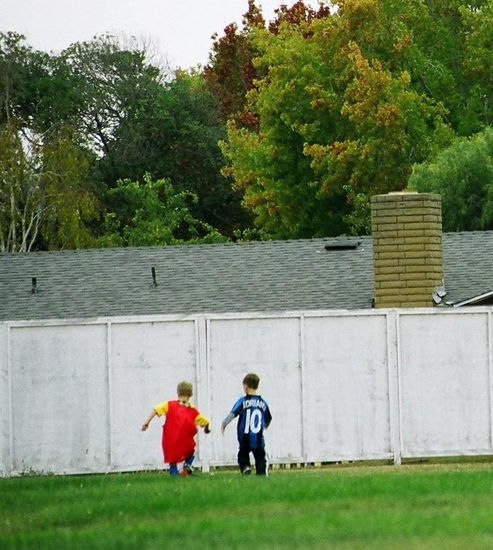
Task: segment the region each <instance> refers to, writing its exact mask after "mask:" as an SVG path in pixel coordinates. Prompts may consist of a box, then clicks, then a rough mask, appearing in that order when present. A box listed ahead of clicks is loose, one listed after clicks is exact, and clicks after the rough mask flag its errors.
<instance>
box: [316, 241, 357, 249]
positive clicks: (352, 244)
mask: <svg viewBox="0 0 493 550" xmlns="http://www.w3.org/2000/svg"><path fill="white" fill-rule="evenodd" d="M360 244H361V241H350V240H344V241H334V242H332V243H329V244H326V245H325V246H324V248H325V250H356V249H357V248H358V247H359V245H360Z"/></svg>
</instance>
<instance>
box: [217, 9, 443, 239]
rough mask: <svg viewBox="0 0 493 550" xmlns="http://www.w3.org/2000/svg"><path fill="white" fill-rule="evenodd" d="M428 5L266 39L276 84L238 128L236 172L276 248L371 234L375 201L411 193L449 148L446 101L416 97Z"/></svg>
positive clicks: (232, 158)
mask: <svg viewBox="0 0 493 550" xmlns="http://www.w3.org/2000/svg"><path fill="white" fill-rule="evenodd" d="M424 16H426V8H425V6H424V5H423V4H422V3H421V2H419V1H418V0H403V1H400V2H392V1H390V0H387V1H383V0H341V1H339V2H337V10H333V11H331V12H329V13H324V14H323V16H322V17H316V18H309V17H307V18H306V19H303V18H297V19H296V22H295V23H293V22H292V20H291V19H292V18H288V17H284V19H282V18H281V19H280V21H279V23H278V25H276V27H275V31H276V32H271V31H269V30H267V29H262V28H259V27H257V28H255V29H254V30H253V31H252V32H251V33H250V35H249V39H250V40H251V41H252V43H253V44H254V45H255V48H256V49H257V51H258V52H259V53H258V55H257V57H256V58H255V59H254V60H253V64H254V67H255V69H256V70H257V71H258V74H262V75H264V76H263V77H262V78H260V79H259V80H257V81H256V82H255V86H254V87H253V88H252V89H250V91H249V92H248V93H247V95H246V103H245V107H244V110H245V112H249V113H252V114H253V115H254V116H255V117H257V120H258V125H257V126H256V127H248V126H245V125H242V124H239V123H238V120H235V119H230V120H229V123H228V140H227V141H225V142H224V143H223V144H222V149H223V153H224V154H225V156H226V158H227V159H228V161H229V166H228V168H227V169H226V170H227V171H228V173H229V174H231V175H232V177H233V179H234V182H235V185H236V186H237V187H238V188H239V189H242V190H243V192H244V205H245V206H246V207H247V208H248V209H250V210H251V211H252V212H253V213H254V215H255V223H256V225H257V226H258V227H259V228H261V229H262V230H263V232H264V234H265V235H266V236H267V237H271V238H272V237H273V238H299V237H312V236H326V235H337V234H341V233H364V232H366V231H368V220H369V217H368V211H367V205H368V198H369V196H370V195H371V194H374V193H384V192H387V191H392V190H399V189H403V188H404V187H405V186H406V183H407V179H408V177H409V174H410V173H411V167H412V165H413V163H416V162H421V161H423V160H424V159H426V158H427V156H428V155H430V154H431V152H432V151H433V150H434V149H436V148H440V146H441V145H442V144H443V143H446V142H447V141H448V140H449V132H448V131H447V129H446V125H445V124H444V121H443V117H442V115H443V108H442V106H441V104H440V102H439V101H435V100H434V99H433V98H430V97H427V95H426V94H425V93H423V92H422V91H421V90H419V89H418V88H417V87H415V86H414V83H413V75H412V71H411V66H412V65H411V63H410V61H409V60H410V59H415V56H414V53H415V51H416V49H417V45H416V44H415V43H414V39H413V28H414V27H415V26H416V25H418V23H419V21H420V19H421V18H423V17H424Z"/></svg>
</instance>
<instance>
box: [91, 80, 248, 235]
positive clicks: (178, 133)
mask: <svg viewBox="0 0 493 550" xmlns="http://www.w3.org/2000/svg"><path fill="white" fill-rule="evenodd" d="M225 135H226V130H225V127H224V124H223V123H222V122H221V120H220V114H219V107H218V104H217V100H216V99H215V97H214V96H213V95H212V94H211V92H210V91H209V90H208V89H207V88H206V86H205V83H204V79H203V75H202V74H200V73H198V72H193V71H192V72H185V71H179V72H177V73H176V74H175V75H174V78H173V79H172V80H170V81H169V82H166V83H163V85H162V86H161V89H160V90H159V93H158V94H157V95H156V98H155V100H154V101H149V103H148V104H147V105H146V107H145V109H141V110H140V111H139V112H137V113H135V116H128V117H127V118H126V119H125V120H124V121H122V123H121V124H120V125H119V127H118V128H117V129H116V130H115V133H114V137H115V139H114V142H113V145H112V148H111V150H110V151H109V152H108V153H107V154H106V155H105V156H104V158H103V159H101V161H100V165H101V172H102V173H103V174H104V181H105V182H106V184H107V186H109V187H111V186H112V185H113V184H114V182H115V181H117V180H118V179H132V180H139V179H141V178H142V177H143V176H144V174H145V173H149V174H150V175H151V176H152V178H153V179H163V178H166V179H169V180H170V181H171V182H172V184H173V187H174V188H175V189H176V190H177V191H186V192H188V191H189V192H191V193H193V194H194V195H196V196H197V199H198V200H197V201H195V202H194V203H193V204H191V205H190V211H191V213H192V214H193V215H194V216H195V217H196V218H198V219H201V220H203V221H204V222H206V223H208V224H210V225H213V226H214V227H217V228H218V229H219V230H220V231H221V232H222V233H224V234H226V235H230V236H232V235H233V232H234V231H235V230H238V229H240V230H241V229H242V228H244V227H245V226H248V224H249V216H248V214H247V213H246V212H245V211H244V210H243V209H242V207H241V196H240V194H239V193H238V192H235V191H234V190H233V189H232V187H231V182H230V181H229V180H228V179H227V178H226V177H224V176H223V175H221V168H222V165H223V157H222V154H221V150H220V149H219V145H218V142H219V140H220V139H223V138H224V137H225Z"/></svg>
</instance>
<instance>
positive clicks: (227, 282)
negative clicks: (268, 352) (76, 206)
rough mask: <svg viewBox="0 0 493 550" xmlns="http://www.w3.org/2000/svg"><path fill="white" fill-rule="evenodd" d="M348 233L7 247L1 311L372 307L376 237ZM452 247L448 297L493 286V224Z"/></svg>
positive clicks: (42, 314) (1, 267)
mask: <svg viewBox="0 0 493 550" xmlns="http://www.w3.org/2000/svg"><path fill="white" fill-rule="evenodd" d="M349 240H350V241H351V242H353V243H354V242H359V243H360V245H359V246H358V247H357V248H356V249H349V250H344V249H337V250H326V249H325V246H326V245H337V246H340V245H341V244H344V243H345V242H347V241H348V239H347V238H342V237H341V238H335V239H329V238H327V239H310V240H292V241H266V242H249V243H228V244H210V245H191V246H187V245H184V246H167V247H146V248H118V249H115V248H113V249H89V250H73V251H59V252H32V253H29V254H0V320H29V319H53V318H88V317H106V316H122V315H148V314H192V313H223V312H241V311H293V310H320V309H366V308H371V307H372V298H373V269H372V238H371V237H357V238H353V239H349ZM443 248H444V272H445V287H446V290H447V296H446V298H445V299H446V300H447V301H448V302H451V303H458V302H461V301H464V300H467V299H470V298H473V297H474V296H478V295H481V294H484V293H487V292H492V291H493V231H487V232H469V233H448V234H445V235H444V244H443ZM152 267H154V268H155V270H156V280H157V286H154V284H153V280H152V276H151V268H152ZM32 277H36V279H37V290H38V292H36V293H34V294H33V293H32V292H31V278H32Z"/></svg>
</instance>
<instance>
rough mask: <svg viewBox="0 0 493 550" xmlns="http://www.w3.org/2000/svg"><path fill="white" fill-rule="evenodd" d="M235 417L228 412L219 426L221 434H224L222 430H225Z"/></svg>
mask: <svg viewBox="0 0 493 550" xmlns="http://www.w3.org/2000/svg"><path fill="white" fill-rule="evenodd" d="M234 417H235V415H234V414H233V413H232V412H230V413H229V414H228V416H227V417H226V418H225V419H224V420H223V423H222V424H221V432H222V433H224V430H225V429H226V426H227V425H228V424H229V423H230V422H231V420H233V418H234Z"/></svg>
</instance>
